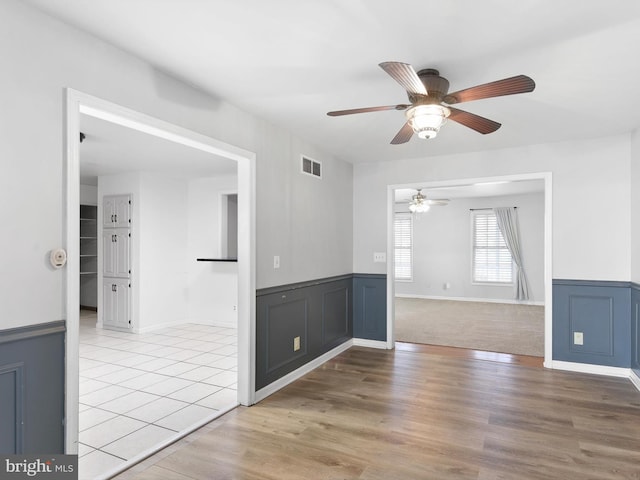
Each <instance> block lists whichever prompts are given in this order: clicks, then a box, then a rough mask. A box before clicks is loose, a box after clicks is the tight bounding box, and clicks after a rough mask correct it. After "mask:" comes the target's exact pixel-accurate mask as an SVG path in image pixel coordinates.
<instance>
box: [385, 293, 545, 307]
mask: <svg viewBox="0 0 640 480" xmlns="http://www.w3.org/2000/svg"><path fill="white" fill-rule="evenodd" d="M396 297H398V298H421V299H424V300H453V301H456V302H481V303H506V304H509V305H537V306H541V307H542V306H544V302H534V301H528V300H527V301H521V300H509V299H508V298H473V297H443V296H437V295H413V294H408V293H396Z"/></svg>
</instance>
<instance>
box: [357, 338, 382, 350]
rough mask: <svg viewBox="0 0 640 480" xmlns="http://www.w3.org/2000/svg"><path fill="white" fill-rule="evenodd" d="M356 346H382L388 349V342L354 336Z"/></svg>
mask: <svg viewBox="0 0 640 480" xmlns="http://www.w3.org/2000/svg"><path fill="white" fill-rule="evenodd" d="M353 346H354V347H369V348H380V349H382V350H386V349H387V342H386V341H384V342H383V341H381V340H368V339H366V338H354V339H353Z"/></svg>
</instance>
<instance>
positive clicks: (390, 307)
mask: <svg viewBox="0 0 640 480" xmlns="http://www.w3.org/2000/svg"><path fill="white" fill-rule="evenodd" d="M519 180H544V366H545V367H547V368H551V366H552V359H553V329H552V327H553V318H552V314H553V271H552V253H553V244H552V239H553V235H552V227H553V218H552V215H553V210H552V206H553V202H552V192H553V190H552V174H551V172H541V173H525V174H519V175H518V174H516V175H503V176H499V177H483V178H464V179H455V180H444V181H438V182H429V181H425V182H419V181H413V182H411V183H406V184H397V185H388V186H387V348H388V349H392V348H394V344H395V337H394V327H395V281H394V270H395V267H394V260H395V259H394V238H393V216H394V203H395V190H396V189H399V188H415V186H416V185H417V184H420V185H421V186H422V187H424V188H425V189H426V190H429V188H438V187H454V186H464V185H472V184H474V183H488V182H505V181H507V182H515V181H519Z"/></svg>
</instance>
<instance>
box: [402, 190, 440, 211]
mask: <svg viewBox="0 0 640 480" xmlns="http://www.w3.org/2000/svg"><path fill="white" fill-rule="evenodd" d="M448 204H449V200H448V199H446V198H441V199H437V200H430V199H428V198H427V197H426V195H423V194H422V189H421V188H419V189H417V193H416V194H415V195H413V196H412V197H411V200H410V201H409V211H410V212H411V213H424V212H428V211H429V209H430V208H431V207H432V206H437V207H443V206H445V205H448Z"/></svg>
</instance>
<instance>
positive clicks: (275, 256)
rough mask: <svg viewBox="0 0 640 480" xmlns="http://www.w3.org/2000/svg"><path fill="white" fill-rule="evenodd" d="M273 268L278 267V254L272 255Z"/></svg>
mask: <svg viewBox="0 0 640 480" xmlns="http://www.w3.org/2000/svg"><path fill="white" fill-rule="evenodd" d="M273 268H280V255H274V256H273Z"/></svg>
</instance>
